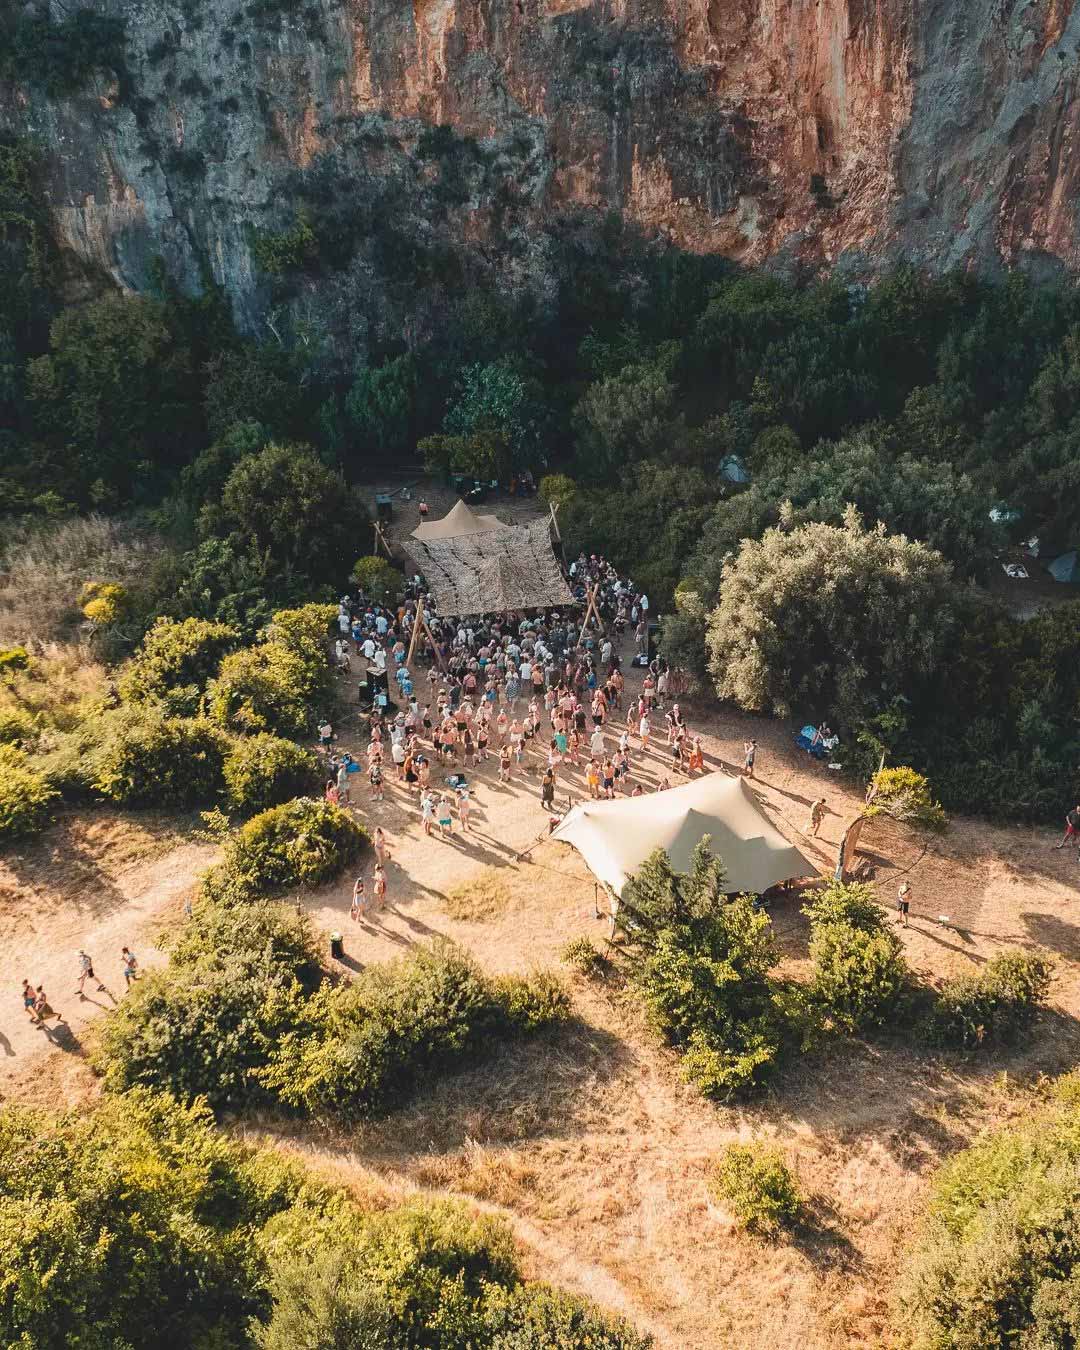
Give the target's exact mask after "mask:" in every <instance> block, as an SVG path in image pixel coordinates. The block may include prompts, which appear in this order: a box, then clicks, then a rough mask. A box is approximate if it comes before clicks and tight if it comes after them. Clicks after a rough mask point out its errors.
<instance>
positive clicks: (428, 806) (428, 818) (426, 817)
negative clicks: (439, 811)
mask: <svg viewBox="0 0 1080 1350" xmlns="http://www.w3.org/2000/svg"><path fill="white" fill-rule="evenodd" d="M420 818H421V821H422V823H423V826H424V833H425V834H426V835H428V836H430V835H431V827H432V826H433V825H434V824H435V799H434V797H432V795H431V793H430V792H424V793H422V794H421V796H420Z"/></svg>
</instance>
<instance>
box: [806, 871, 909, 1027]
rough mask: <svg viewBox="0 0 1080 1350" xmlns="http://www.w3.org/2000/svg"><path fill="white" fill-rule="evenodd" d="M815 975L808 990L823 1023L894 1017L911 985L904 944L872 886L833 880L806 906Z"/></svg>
mask: <svg viewBox="0 0 1080 1350" xmlns="http://www.w3.org/2000/svg"><path fill="white" fill-rule="evenodd" d="M803 913H804V914H806V915H807V916H808V917H809V919H810V925H811V938H810V955H811V957H812V958H813V961H814V978H813V982H812V984H811V986H810V988H809V990H808V991H807V993H808V998H809V999H810V1001H811V1003H812V1004H814V1005H815V1010H816V1013H817V1016H818V1021H819V1025H821V1026H828V1025H832V1026H834V1027H839V1028H841V1029H842V1030H844V1031H848V1032H858V1031H866V1030H868V1029H869V1028H871V1027H880V1026H883V1025H884V1024H885V1023H886V1022H887V1021H888V1020H889V1019H890V1018H891V1017H893V1016H894V1015H895V1013H896V1011H897V1009H898V1007H899V1005H900V1003H901V1001H902V999H903V997H904V995H905V992H906V991H907V988H908V984H909V972H908V968H907V964H906V962H905V961H904V955H903V947H902V945H901V943H900V940H899V938H897V936H896V934H895V933H894V932H893V931H892V930H891V929H890V928H888V927H886V924H885V920H884V916H883V914H882V911H881V907H880V906H879V905H878V903H877V901H876V899H875V898H874V892H873V889H872V888H871V887H870V886H867V885H863V884H861V883H858V882H855V883H852V884H850V885H845V884H844V883H842V882H831V883H830V884H829V885H828V886H825V887H823V888H822V889H821V890H818V891H814V892H813V893H812V896H811V900H810V903H809V904H808V905H806V906H804V908H803Z"/></svg>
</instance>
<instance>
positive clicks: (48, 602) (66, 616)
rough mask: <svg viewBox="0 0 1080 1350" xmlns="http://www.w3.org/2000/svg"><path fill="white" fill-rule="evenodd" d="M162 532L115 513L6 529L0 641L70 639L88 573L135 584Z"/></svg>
mask: <svg viewBox="0 0 1080 1350" xmlns="http://www.w3.org/2000/svg"><path fill="white" fill-rule="evenodd" d="M161 554H162V544H161V540H160V539H158V538H156V537H155V536H153V535H150V534H147V533H145V532H142V531H140V530H137V529H135V528H134V527H133V526H131V525H128V524H126V523H125V522H123V521H118V520H106V519H105V518H104V517H102V516H85V517H82V518H80V519H74V520H60V521H53V522H49V523H47V524H37V525H30V526H25V527H21V528H15V529H11V530H9V531H8V532H7V534H6V535H5V540H4V546H3V549H2V551H0V647H6V646H11V645H14V644H17V643H23V644H26V643H30V642H33V641H35V640H36V641H39V642H48V641H54V640H61V639H65V638H67V639H70V638H71V636H72V635H73V633H74V631H75V629H76V628H77V627H78V625H79V624H80V623H81V622H82V613H81V611H80V610H79V606H78V598H79V591H80V590H81V589H82V587H83V585H84V583H86V582H87V581H112V582H119V583H120V584H122V585H123V584H136V583H138V582H140V581H141V580H143V579H145V577H146V576H147V575H148V574H149V572H150V571H151V570H152V568H153V566H154V564H155V563H157V562H158V561H159V560H160V558H161Z"/></svg>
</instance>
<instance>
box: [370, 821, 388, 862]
mask: <svg viewBox="0 0 1080 1350" xmlns="http://www.w3.org/2000/svg"><path fill="white" fill-rule="evenodd" d="M371 846H372V849H373V850H374V852H375V861H376V862H377V863H378V864H379V866H380V867H384V866H385V865H386V860H387V858H389V856H390V850H389V849H388V848H387V846H386V835H385V834H384V833H383V827H382V826H381V825H376V827H375V833H374V835H373V836H372V840H371Z"/></svg>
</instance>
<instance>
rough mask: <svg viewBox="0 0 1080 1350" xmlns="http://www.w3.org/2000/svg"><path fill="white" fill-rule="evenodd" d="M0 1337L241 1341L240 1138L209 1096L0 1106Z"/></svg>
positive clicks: (249, 1206)
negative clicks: (0, 1185) (202, 1100)
mask: <svg viewBox="0 0 1080 1350" xmlns="http://www.w3.org/2000/svg"><path fill="white" fill-rule="evenodd" d="M0 1172H2V1174H3V1177H4V1193H3V1197H2V1198H0V1260H2V1264H3V1270H4V1279H3V1280H2V1281H0V1341H2V1342H3V1343H4V1344H5V1345H9V1346H16V1345H18V1346H35V1347H40V1350H63V1348H64V1347H71V1346H75V1345H79V1346H86V1347H88V1350H107V1348H108V1347H116V1346H121V1345H123V1346H131V1347H132V1350H150V1348H151V1347H153V1346H156V1345H177V1346H179V1345H190V1346H195V1345H207V1346H209V1345H214V1346H220V1347H222V1350H231V1348H232V1347H235V1350H240V1347H241V1346H243V1345H244V1343H245V1333H244V1327H245V1324H246V1322H247V1320H248V1319H249V1318H250V1317H251V1316H253V1315H256V1314H259V1313H261V1312H262V1310H263V1307H264V1304H263V1298H262V1295H261V1293H260V1292H259V1288H258V1284H259V1273H258V1272H259V1263H258V1260H257V1258H256V1254H255V1252H254V1250H253V1247H252V1244H251V1241H250V1238H247V1237H245V1235H244V1228H243V1225H244V1224H245V1223H250V1222H252V1220H254V1219H255V1218H256V1216H257V1209H256V1206H255V1205H254V1203H253V1200H254V1196H253V1195H252V1188H251V1187H250V1185H248V1184H246V1183H245V1181H244V1179H243V1176H242V1173H241V1167H240V1165H239V1156H238V1153H237V1150H236V1149H235V1148H234V1146H233V1145H232V1144H230V1143H229V1141H228V1140H227V1139H226V1137H225V1136H224V1135H222V1134H219V1133H218V1132H217V1131H216V1130H215V1129H214V1128H213V1123H212V1120H211V1118H210V1115H209V1112H208V1111H207V1108H206V1107H205V1106H204V1105H195V1106H191V1107H183V1106H178V1105H176V1104H175V1103H174V1102H171V1101H169V1100H168V1099H167V1098H161V1097H153V1096H151V1095H150V1094H147V1093H143V1092H133V1093H130V1094H128V1095H127V1096H125V1097H124V1098H123V1099H122V1100H119V1101H115V1102H105V1103H104V1104H102V1105H99V1106H98V1107H96V1108H95V1109H94V1110H93V1111H90V1112H87V1111H85V1110H79V1111H77V1112H72V1114H71V1115H69V1116H62V1117H60V1118H58V1119H55V1120H53V1119H50V1118H48V1117H46V1116H44V1115H42V1114H41V1113H38V1112H30V1111H16V1110H13V1109H11V1108H9V1109H8V1110H6V1111H5V1112H4V1113H3V1114H2V1115H0Z"/></svg>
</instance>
